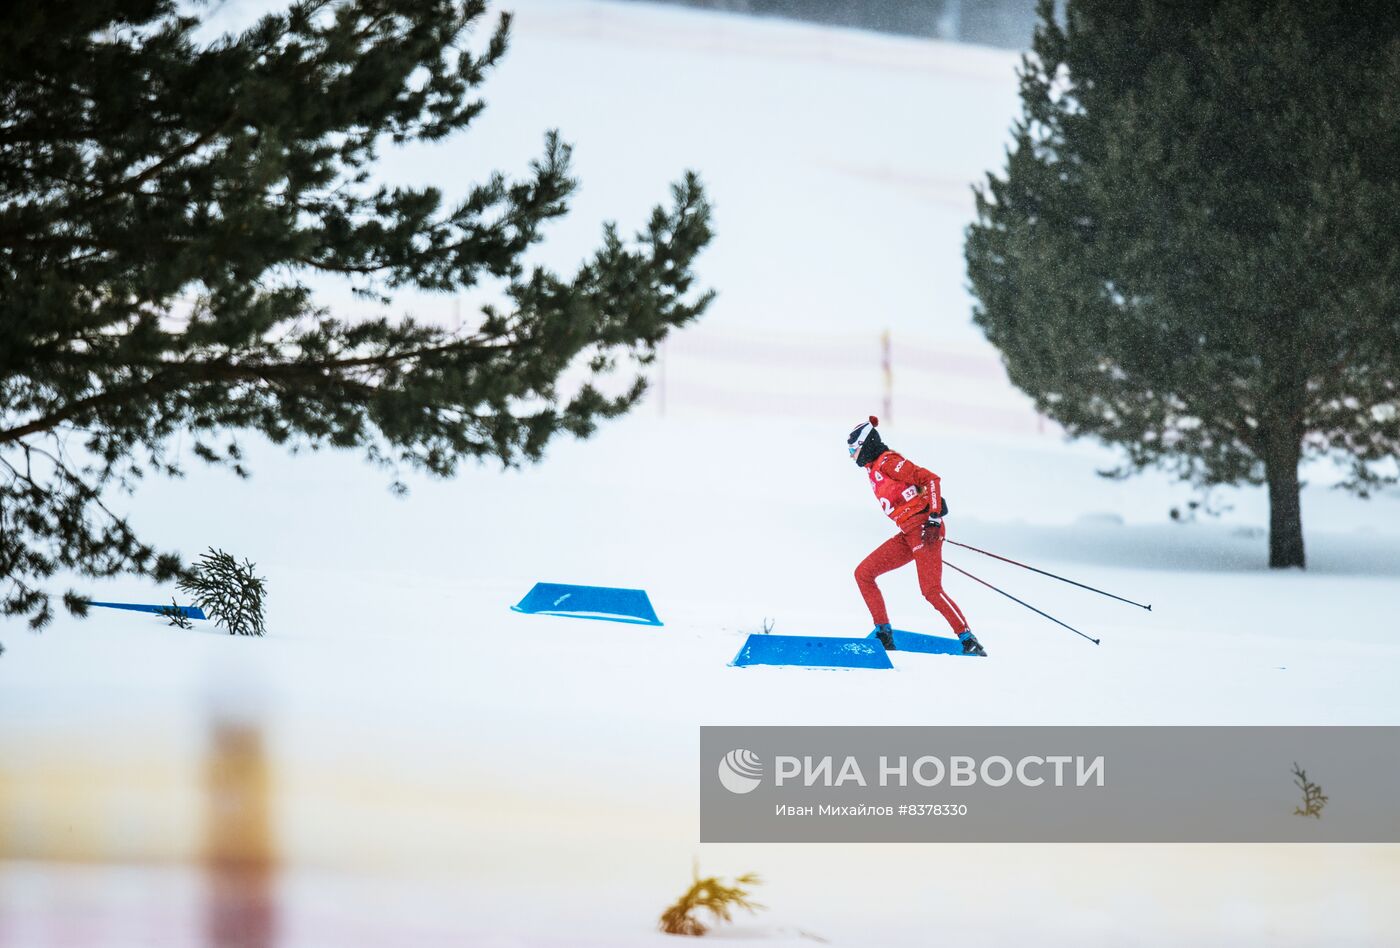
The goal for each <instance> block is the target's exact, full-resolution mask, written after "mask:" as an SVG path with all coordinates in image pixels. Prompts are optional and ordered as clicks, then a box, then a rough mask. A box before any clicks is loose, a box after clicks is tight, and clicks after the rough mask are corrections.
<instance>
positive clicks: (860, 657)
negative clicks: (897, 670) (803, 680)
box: [730, 632, 894, 668]
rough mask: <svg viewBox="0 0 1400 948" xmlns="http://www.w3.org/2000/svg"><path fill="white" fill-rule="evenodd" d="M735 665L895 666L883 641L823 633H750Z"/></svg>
mask: <svg viewBox="0 0 1400 948" xmlns="http://www.w3.org/2000/svg"><path fill="white" fill-rule="evenodd" d="M730 664H731V665H741V666H742V665H804V666H807V667H811V668H893V667H894V665H893V664H892V663H891V662H890V657H889V655H887V654H886V653H885V649H884V647H883V646H881V645H880V643H879V642H871V641H868V640H866V639H840V638H832V637H829V636H820V635H764V634H762V633H760V632H755V633H754V634H752V635H750V636H749V638H748V641H746V642H745V643H744V647H743V648H741V649H739V654H738V655H735V656H734V661H732V662H731V663H730Z"/></svg>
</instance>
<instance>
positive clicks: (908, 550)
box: [856, 451, 969, 634]
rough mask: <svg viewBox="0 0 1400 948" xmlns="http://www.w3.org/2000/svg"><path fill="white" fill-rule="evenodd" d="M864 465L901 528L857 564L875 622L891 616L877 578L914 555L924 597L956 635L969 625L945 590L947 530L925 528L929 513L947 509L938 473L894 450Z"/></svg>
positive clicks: (863, 593) (884, 507)
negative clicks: (944, 539) (944, 536)
mask: <svg viewBox="0 0 1400 948" xmlns="http://www.w3.org/2000/svg"><path fill="white" fill-rule="evenodd" d="M865 470H866V473H867V474H868V475H869V477H870V487H871V489H872V490H874V491H875V497H876V498H877V499H878V500H879V501H880V508H881V509H882V510H884V511H885V513H886V514H887V515H888V516H889V518H890V519H891V520H893V521H894V522H895V524H896V525H897V526H898V527H899V533H898V534H897V535H895V536H893V537H891V538H890V539H888V540H886V541H885V542H884V543H882V544H880V545H879V546H878V547H876V548H875V552H873V553H871V554H870V555H869V556H867V557H866V558H865V559H864V560H862V561H861V564H860V565H859V566H857V567H856V585H857V586H859V587H860V594H861V596H863V597H864V598H865V604H866V606H868V607H869V608H870V616H871V618H873V619H874V620H875V624H876V625H886V624H888V623H889V621H890V616H889V613H888V612H887V611H886V610H885V598H884V597H883V596H881V595H880V588H879V587H878V586H876V585H875V578H876V577H877V576H880V575H882V574H884V573H888V572H889V571H890V570H894V569H899V568H900V567H901V566H904V565H906V564H908V563H909V561H910V560H913V561H914V565H915V566H916V567H917V569H918V571H919V590H920V591H921V592H922V593H923V594H924V598H925V599H927V600H928V601H929V602H931V603H933V607H934V608H935V609H937V610H938V611H939V612H940V613H942V614H943V618H944V619H946V620H948V625H950V626H951V627H952V629H953V632H954V634H957V633H960V632H963V631H965V630H967V629H968V628H969V626H968V622H967V618H966V617H965V616H963V614H962V610H961V609H959V608H958V605H957V603H955V602H953V600H952V599H950V598H948V594H947V593H946V592H944V591H943V531H942V530H941V529H939V530H938V531H937V534H936V535H935V533H934V531H933V530H931V529H930V530H928V531H925V530H924V525H925V524H926V523H927V521H928V516H929V512H930V511H932V510H942V509H943V495H942V494H941V493H940V491H939V484H938V475H937V474H934V473H933V472H932V471H926V470H924V469H923V468H921V467H919V466H918V465H917V464H915V463H914V462H913V461H910V460H908V459H907V458H904V457H902V456H900V455H898V454H896V453H895V452H893V451H885V452H884V453H882V454H881V455H880V456H879V457H877V458H876V459H875V460H874V461H872V462H871V463H870V464H869V465H867V466H866V469H865Z"/></svg>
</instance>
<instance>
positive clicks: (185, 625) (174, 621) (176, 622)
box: [160, 599, 194, 629]
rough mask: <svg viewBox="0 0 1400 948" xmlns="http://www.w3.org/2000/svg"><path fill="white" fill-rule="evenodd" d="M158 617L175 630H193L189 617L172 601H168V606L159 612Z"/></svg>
mask: <svg viewBox="0 0 1400 948" xmlns="http://www.w3.org/2000/svg"><path fill="white" fill-rule="evenodd" d="M160 615H161V616H162V617H163V618H165V619H167V620H168V621H169V623H170V625H173V626H175V628H177V629H193V628H194V623H193V622H191V621H190V617H189V616H188V615H186V614H185V610H184V609H183V608H182V607H181V606H180V604H179V603H178V602H176V601H175V600H174V599H172V600H170V605H168V606H166V607H165V608H164V609H162V610H160Z"/></svg>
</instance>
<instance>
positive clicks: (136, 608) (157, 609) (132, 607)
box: [88, 602, 209, 619]
mask: <svg viewBox="0 0 1400 948" xmlns="http://www.w3.org/2000/svg"><path fill="white" fill-rule="evenodd" d="M88 605H89V606H100V607H102V608H103V609H126V610H127V611H129V612H150V613H154V614H155V615H160V614H161V613H162V612H165V611H167V610H169V609H171V608H172V607H171V606H145V605H141V604H139V603H134V602H90V603H88ZM173 608H176V609H179V610H180V611H181V612H182V613H184V614H185V617H186V618H189V619H207V618H209V617H208V616H206V615H205V614H204V610H203V609H201V608H199V606H174V607H173Z"/></svg>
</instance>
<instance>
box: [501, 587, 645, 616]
mask: <svg viewBox="0 0 1400 948" xmlns="http://www.w3.org/2000/svg"><path fill="white" fill-rule="evenodd" d="M511 608H512V609H514V610H515V611H516V612H524V613H528V614H530V615H546V616H567V617H568V618H571V619H601V620H603V621H605V622H630V623H633V624H636V625H661V624H662V622H661V620H660V619H658V618H657V616H656V610H655V609H653V608H652V606H651V599H650V598H648V597H647V593H646V590H645V589H617V588H615V587H612V586H571V585H569V584H568V583H535V585H534V588H533V589H531V590H530V591H529V592H528V593H526V594H525V598H524V599H522V600H520V601H519V602H518V603H516V604H515V605H513V606H511Z"/></svg>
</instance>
